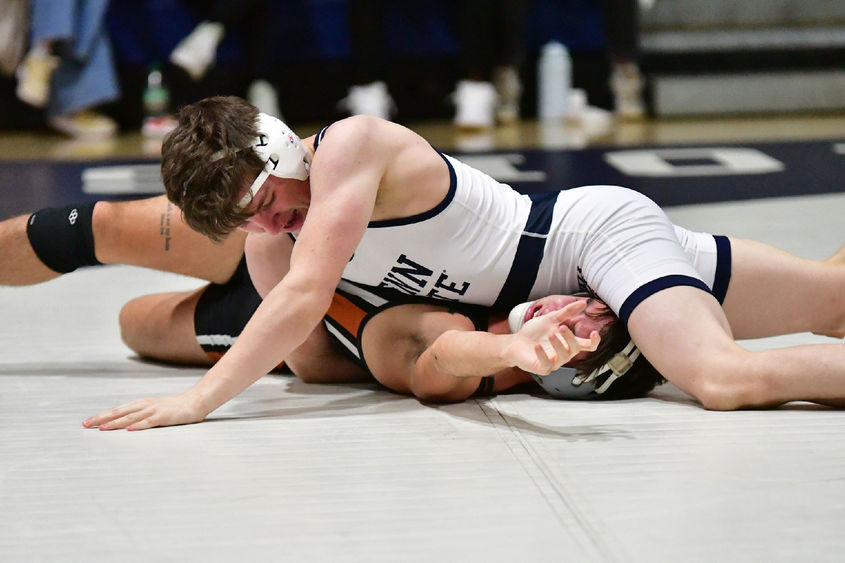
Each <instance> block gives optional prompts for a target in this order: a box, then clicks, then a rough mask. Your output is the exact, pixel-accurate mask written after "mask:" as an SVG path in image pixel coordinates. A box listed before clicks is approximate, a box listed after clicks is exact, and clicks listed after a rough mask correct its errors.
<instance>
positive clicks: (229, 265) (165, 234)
mask: <svg viewBox="0 0 845 563" xmlns="http://www.w3.org/2000/svg"><path fill="white" fill-rule="evenodd" d="M29 219H30V215H21V216H18V217H14V218H11V219H7V220H5V221H2V222H0V264H2V265H3V267H2V268H0V285H30V284H34V283H40V282H43V281H47V280H50V279H53V278H56V277H58V276H59V275H61V273H60V272H59V271H57V270H54V269H51V268H50V267H48V266H46V265H45V263H44V262H43V261H42V260H41V258H39V256H38V254H36V252H35V250H34V249H33V246H32V242H31V240H30V238H29V236H28V235H27V223H28V222H29ZM74 227H75V228H88V229H90V233H88V234H87V236H90V237H93V242H94V254H95V256H96V259H97V260H98V261H99V262H102V263H115V264H116V263H121V264H132V265H136V266H144V267H148V268H155V269H159V270H165V271H171V272H177V273H182V274H186V275H191V276H195V277H199V278H202V279H207V280H209V281H216V282H223V281H225V280H227V279H228V278H229V277H230V276H231V275H232V272H233V271H234V269H235V267H236V266H237V263H238V260H239V259H240V256H241V255H242V253H243V241H244V238H245V235H244V233H241V232H236V233H233V234H232V235H231V236H230V237H228V238H227V239H226V240H225V241H224V242H222V243H220V244H215V243H213V242H212V241H210V240H209V239H207V238H205V237H203V236H202V235H199V234H198V233H195V232H194V231H192V230H191V229H190V228H189V227H188V226H187V225H185V224H184V223H183V222H182V220H181V214H180V212H179V210H178V209H177V208H175V207H174V206H173V205H172V204H170V203H169V202H168V201H167V199H166V198H165V197H164V196H158V197H154V198H150V199H144V200H134V201H127V202H104V201H101V202H97V204H96V205H95V206H94V208H93V213H92V214H91V221H90V224H88V226H87V227H86V226H85V225H83V224H82V222H80V223H79V224H78V225H77V224H75V225H74ZM51 228H52V227H47V229H51ZM45 235H46V236H45V237H44V238H46V239H48V240H49V239H50V236H49V235H50V232H49V231H48V232H46V233H45ZM56 236H64V234H62V232H61V231H57V235H56ZM67 251H68V250H67V249H66V248H63V247H59V248H55V249H53V248H51V252H56V253H60V254H61V253H62V252H67ZM58 258H59V259H60V260H62V261H69V262H72V261H73V260H74V257H73V256H58Z"/></svg>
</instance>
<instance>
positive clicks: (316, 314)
mask: <svg viewBox="0 0 845 563" xmlns="http://www.w3.org/2000/svg"><path fill="white" fill-rule="evenodd" d="M324 301H325V302H326V303H323V302H324ZM327 302H328V300H327V299H325V298H324V296H322V295H319V294H317V293H316V292H308V291H301V290H297V289H296V288H290V287H287V286H286V284H285V283H284V282H282V283H280V284H279V286H277V287H276V288H275V289H274V290H273V291H271V292H270V293H269V294H268V295H267V297H266V298H265V299H264V301H263V302H262V303H261V305H260V306H259V307H258V309H256V311H255V313H254V314H253V316H252V318H251V319H250V321H249V322H248V323H247V325H246V326H245V327H244V330H243V331H242V332H241V334H240V336H239V337H238V340H237V341H236V342H235V344H234V345H233V346H232V348H231V349H230V350H229V351H228V352H227V353H226V354H225V355H224V356H223V357H222V358H221V359H220V361H219V362H218V363H217V364H216V365H214V366H213V367H212V368H211V369H210V370H209V371H208V372H207V373H206V375H205V376H204V377H203V378H202V379H201V380H200V381H199V382H198V383H197V384H196V385H195V386H194V387H193V388H191V390H190V391H188V393H187V396H188V398H189V399H190V400H191V401H192V402H194V403H195V404H199V405H201V406H202V411H203V414H205V415H207V414H208V413H210V412H212V411H214V410H215V409H217V408H219V407H220V406H221V405H223V404H224V403H226V402H228V401H229V400H231V399H232V398H234V397H235V396H237V395H238V394H240V393H241V392H242V391H243V390H245V389H246V388H247V387H249V386H250V385H252V384H253V383H255V382H256V381H257V380H258V379H260V378H261V377H262V376H263V375H265V374H267V373H269V372H270V370H272V369H273V368H274V367H275V366H276V365H278V364H279V363H280V362H281V361H283V360H285V359H286V358H287V357H288V355H289V354H291V352H292V351H293V350H294V349H295V348H296V347H298V346H299V345H300V344H302V343H303V342H304V341H305V340H306V338H307V337H308V335H309V334H310V333H311V331H312V330H313V329H314V327H315V326H316V325H317V323H318V322H319V320H320V318H321V316H322V313H323V311H322V309H327V308H328V305H327Z"/></svg>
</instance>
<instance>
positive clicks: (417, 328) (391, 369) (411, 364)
mask: <svg viewBox="0 0 845 563" xmlns="http://www.w3.org/2000/svg"><path fill="white" fill-rule="evenodd" d="M584 307H585V302H584V301H580V302H575V303H572V304H570V305H569V306H567V307H565V308H563V309H561V310H559V311H556V312H554V313H550V314H548V315H543V316H541V317H537V318H535V319H532V320H530V321H529V322H527V323H525V325H524V326H523V327H522V328H521V329H520V331H519V332H518V333H516V334H491V333H489V332H478V331H475V330H474V326H473V324H472V321H470V319H469V318H467V317H465V316H463V315H460V314H455V313H452V312H448V311H446V310H444V309H443V308H440V307H434V306H424V305H403V306H398V307H393V308H390V309H387V310H386V311H384V312H382V313H379V314H378V315H376V316H375V317H374V318H373V319H372V321H370V323H368V325H367V328H366V329H365V332H364V336H363V342H362V344H363V347H364V354H365V356H366V357H367V362H368V364H369V366H370V369H371V370H372V372H373V375H374V376H375V378H376V379H377V380H378V381H379V382H381V383H382V384H383V385H385V386H387V387H389V388H390V389H393V390H394V391H397V392H400V393H410V394H413V395H414V396H415V397H417V398H419V399H423V400H427V401H438V402H452V401H462V400H464V399H466V398H468V397H469V396H470V395H472V393H473V392H474V391H475V390H476V389H477V387H478V385H479V382H480V380H481V378H482V377H486V376H489V375H496V377H497V382H496V388H499V389H503V388H508V387H510V386H512V385H515V384H518V383H522V382H525V381H527V380H528V378H527V376H526V375H525V374H524V372H522V371H520V369H522V370H525V371H531V372H534V373H540V374H547V373H549V372H551V371H553V370H554V369H557V368H558V367H560V366H561V365H563V364H565V363H566V362H567V361H569V360H570V359H571V358H572V357H574V356H575V355H576V354H578V353H579V352H581V351H592V350H595V349H596V347H597V346H598V343H599V335H598V333H593V334H592V335H591V336H590V338H589V339H583V338H576V337H575V336H574V335H573V334H572V332H571V331H570V330H569V329H568V328H567V327H566V326H564V325H562V324H561V323H562V322H563V321H565V320H567V319H568V318H570V317H573V316H575V315H577V314H579V313H580V312H581V311H583V309H584ZM385 350H390V351H391V353H385ZM503 378H504V380H503ZM500 384H502V385H503V386H500Z"/></svg>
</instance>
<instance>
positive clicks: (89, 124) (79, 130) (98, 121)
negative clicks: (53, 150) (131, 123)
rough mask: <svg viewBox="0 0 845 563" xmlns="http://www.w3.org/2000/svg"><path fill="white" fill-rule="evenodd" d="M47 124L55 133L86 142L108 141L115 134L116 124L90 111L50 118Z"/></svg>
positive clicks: (108, 118)
mask: <svg viewBox="0 0 845 563" xmlns="http://www.w3.org/2000/svg"><path fill="white" fill-rule="evenodd" d="M47 123H48V124H49V125H50V127H52V128H53V129H55V130H56V131H59V132H61V133H64V134H66V135H70V136H71V137H74V138H76V139H81V140H88V141H99V140H103V139H108V138H111V137H113V136H114V134H115V133H116V132H117V124H116V123H115V122H114V120H113V119H111V118H110V117H107V116H105V115H103V114H101V113H97V112H95V111H92V110H82V111H80V112H78V113H74V114H71V115H57V116H54V117H50V118H48V119H47Z"/></svg>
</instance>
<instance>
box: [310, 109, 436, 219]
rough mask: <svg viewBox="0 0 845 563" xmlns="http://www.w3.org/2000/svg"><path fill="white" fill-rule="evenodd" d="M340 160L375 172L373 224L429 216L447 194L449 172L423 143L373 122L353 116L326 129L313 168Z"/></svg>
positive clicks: (394, 127)
mask: <svg viewBox="0 0 845 563" xmlns="http://www.w3.org/2000/svg"><path fill="white" fill-rule="evenodd" d="M340 160H342V161H345V164H346V166H353V167H354V168H358V167H362V168H375V167H377V168H378V170H379V172H378V175H379V187H378V196H377V201H376V210H375V211H376V212H375V215H374V217H373V218H374V219H376V220H382V219H390V218H396V217H404V216H410V215H414V214H417V213H422V212H424V211H428V210H429V209H431V208H433V207H435V206H436V205H437V204H438V203H440V202H441V201H442V200H443V198H444V197H445V196H446V194H447V193H448V190H449V169H448V166H447V165H446V163H445V161H444V159H443V157H441V156H440V154H439V153H438V152H437V151H436V150H435V149H434V148H433V147H432V146H431V145H430V144H429V143H428V141H426V140H425V139H424V138H422V137H421V136H420V135H418V134H417V133H415V132H414V131H412V130H410V129H408V128H407V127H404V126H402V125H399V124H398V123H393V122H391V121H386V120H384V119H380V118H378V117H373V116H368V115H356V116H353V117H348V118H346V119H342V120H340V121H337V122H335V123H334V124H332V125H331V127H329V129H328V130H327V132H326V134H325V135H324V137H323V139H322V140H321V141H320V150H318V151H317V154H316V155H315V164H314V166H315V167H317V166H324V165H329V166H332V165H334V164H335V163H338V161H340ZM351 160H355V161H356V162H350V161H351ZM330 162H331V163H332V164H329V163H330ZM347 170H350V169H349V168H347Z"/></svg>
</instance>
